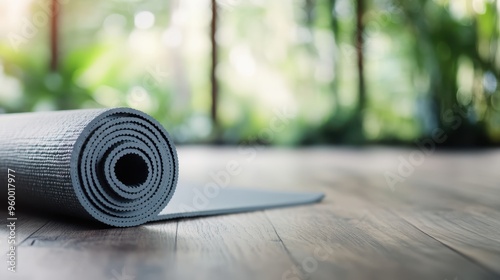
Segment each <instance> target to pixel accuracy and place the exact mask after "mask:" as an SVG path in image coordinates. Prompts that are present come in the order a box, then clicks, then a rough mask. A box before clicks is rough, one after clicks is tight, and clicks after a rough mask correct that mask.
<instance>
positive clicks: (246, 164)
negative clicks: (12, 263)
mask: <svg viewBox="0 0 500 280" xmlns="http://www.w3.org/2000/svg"><path fill="white" fill-rule="evenodd" d="M248 151H249V150H238V149H236V148H234V149H233V148H204V147H185V148H181V149H179V157H180V160H181V177H182V178H183V181H185V182H199V183H200V184H201V183H204V182H207V181H208V180H211V178H210V175H209V172H210V171H219V170H223V169H224V168H225V165H226V163H227V162H228V161H230V160H236V161H238V162H239V163H240V164H241V166H242V171H241V174H239V175H238V176H233V177H231V184H232V185H234V186H238V187H243V188H245V187H248V188H252V187H257V188H268V189H275V190H296V191H321V192H324V193H325V194H326V198H325V200H324V201H323V202H322V203H319V204H315V205H307V206H300V207H292V208H283V209H275V210H267V211H259V212H253V213H244V214H235V215H225V216H215V217H205V218H197V219H180V220H173V221H169V222H157V223H152V224H148V225H144V226H140V227H135V228H125V229H122V228H102V227H96V226H95V225H92V224H87V223H82V222H81V221H79V220H61V219H59V220H51V219H50V218H47V217H37V216H28V215H24V216H21V217H19V220H18V228H17V240H18V243H19V242H20V243H21V244H20V245H19V247H18V250H17V260H18V267H17V272H16V273H10V272H8V271H7V264H6V263H5V262H4V261H3V262H2V265H3V266H4V268H2V269H1V270H0V279H56V280H57V279H64V280H66V279H69V280H75V279H93V280H94V279H97V280H98V279H106V280H135V279H214V280H215V279H216V280H220V279H238V280H239V279H276V280H281V279H289V280H292V279H293V280H296V279H356V280H357V279H384V280H387V279H419V280H422V279H426V280H430V279H435V280H444V279H449V280H454V279H457V280H458V279H459V280H462V279H500V169H499V167H500V150H498V151H497V150H488V151H479V152H460V153H456V152H436V153H433V154H430V155H426V156H425V157H423V158H418V154H415V153H413V154H411V153H412V152H414V151H413V150H410V149H408V150H405V149H388V148H365V149H354V148H352V149H340V148H337V149H330V148H311V149H301V150H287V149H259V150H256V152H255V157H253V156H252V155H251V154H249V153H248ZM411 155H413V157H411ZM406 161H408V162H409V163H408V164H405V162H406ZM398 166H399V167H400V171H398ZM387 174H392V176H399V177H395V178H398V184H396V185H394V186H390V185H389V184H388V183H387V180H386V175H387ZM181 187H182V182H181ZM3 212H5V211H3ZM4 214H5V213H4ZM2 219H3V220H4V221H5V218H4V216H2ZM0 234H1V236H0V245H1V248H2V250H3V252H4V254H5V252H6V251H7V244H6V240H7V234H8V232H7V229H6V227H5V226H3V227H1V228H0ZM4 256H5V255H4Z"/></svg>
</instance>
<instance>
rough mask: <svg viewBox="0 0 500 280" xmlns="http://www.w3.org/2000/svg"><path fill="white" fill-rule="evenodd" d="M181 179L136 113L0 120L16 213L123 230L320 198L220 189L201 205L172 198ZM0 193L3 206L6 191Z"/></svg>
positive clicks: (184, 193) (154, 127) (189, 194)
mask: <svg viewBox="0 0 500 280" xmlns="http://www.w3.org/2000/svg"><path fill="white" fill-rule="evenodd" d="M9 174H10V175H9ZM187 175H189V174H186V176H187ZM178 176H179V164H178V160H177V153H176V150H175V146H174V143H173V141H172V140H171V139H170V136H169V135H168V133H167V131H166V130H165V129H164V128H163V127H162V126H161V125H160V124H159V123H158V122H157V121H156V120H154V119H153V118H151V117H150V116H148V115H146V114H144V113H142V112H140V111H137V110H133V109H128V108H115V109H97V110H74V111H59V112H44V113H24V114H7V115H1V116H0V182H1V184H4V185H5V184H7V183H8V182H9V183H11V184H10V185H9V189H11V190H12V191H14V192H15V199H16V201H15V202H16V204H17V205H19V204H21V207H29V208H30V209H38V210H42V211H46V212H52V213H62V214H65V215H72V216H76V217H82V218H90V219H93V220H97V221H99V222H102V223H105V224H108V225H111V226H118V227H126V226H135V225H140V224H143V223H146V222H148V221H154V220H164V219H171V218H177V217H194V216H203V215H216V214H225V213H235V212H242V211H252V210H261V209H265V208H273V207H282V206H291V205H298V204H305V203H313V202H317V201H320V200H321V199H322V198H323V194H320V193H293V192H272V191H265V190H251V189H237V188H219V189H218V190H217V192H214V194H213V195H211V196H210V197H209V198H208V200H207V201H204V202H203V203H201V202H197V200H196V197H194V196H193V189H192V186H181V187H179V188H178V189H177V190H176V185H177V179H178ZM9 179H10V180H9ZM0 193H1V194H0V197H2V200H3V201H7V199H8V197H7V195H8V192H7V190H5V189H4V191H2V192H0ZM11 194H13V193H12V192H11Z"/></svg>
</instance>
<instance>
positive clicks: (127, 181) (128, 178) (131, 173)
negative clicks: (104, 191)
mask: <svg viewBox="0 0 500 280" xmlns="http://www.w3.org/2000/svg"><path fill="white" fill-rule="evenodd" d="M115 172H116V178H118V180H120V182H122V183H123V184H124V185H126V186H129V187H134V186H139V185H140V184H142V183H144V182H146V179H147V178H148V165H147V164H146V162H145V161H144V159H143V158H142V157H141V156H139V155H136V154H128V155H124V156H123V157H121V158H120V159H118V161H117V162H116V165H115Z"/></svg>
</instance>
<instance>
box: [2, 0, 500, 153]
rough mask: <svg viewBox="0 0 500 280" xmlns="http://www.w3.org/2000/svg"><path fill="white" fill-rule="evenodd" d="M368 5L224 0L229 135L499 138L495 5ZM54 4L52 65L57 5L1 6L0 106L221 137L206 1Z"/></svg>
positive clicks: (473, 141)
mask: <svg viewBox="0 0 500 280" xmlns="http://www.w3.org/2000/svg"><path fill="white" fill-rule="evenodd" d="M359 1H363V3H364V4H365V9H364V11H362V12H361V13H360V12H359V11H358V10H356V3H357V2H356V1H353V0H294V1H285V0H279V1H260V0H246V1H244V0H220V1H217V7H218V17H219V21H218V29H217V35H216V40H217V44H218V48H219V53H220V56H219V60H218V63H217V72H216V74H217V78H218V80H219V81H220V85H221V87H220V99H219V107H218V110H219V115H220V126H221V127H222V134H221V135H219V137H221V138H222V139H221V140H222V141H223V142H225V143H239V142H242V141H244V142H247V141H250V142H261V143H274V144H284V145H298V144H318V143H325V144H331V143H340V144H362V143H391V144H401V143H412V142H413V141H415V140H416V139H419V138H426V137H430V136H432V135H433V133H434V132H435V131H436V129H442V130H443V131H444V132H445V133H446V136H447V137H446V138H447V139H446V142H445V143H443V144H444V145H457V146H464V145H489V144H497V143H499V142H500V88H499V86H498V80H499V77H500V55H499V52H500V44H499V30H500V21H499V18H498V14H499V11H500V4H499V3H498V2H497V1H494V0H420V1H404V0H359ZM60 3H61V4H60V6H61V9H60V11H59V13H58V16H59V20H60V22H59V24H58V26H57V27H58V30H57V32H58V33H59V34H60V40H59V41H58V42H57V44H58V47H59V49H60V51H59V53H58V55H59V56H60V57H59V59H58V61H59V64H58V67H57V69H56V70H50V67H49V65H50V60H51V59H53V57H51V52H50V48H51V42H50V40H49V39H48V38H49V35H48V34H49V33H50V28H49V23H50V21H49V20H48V19H49V18H50V16H51V15H50V11H49V10H48V9H47V7H48V6H49V5H50V1H48V0H45V1H42V0H34V1H31V0H23V1H19V2H16V3H13V2H10V3H2V4H1V5H2V7H0V11H2V12H0V16H2V18H4V19H5V20H4V21H3V22H2V23H0V108H2V109H3V111H5V112H21V111H40V110H60V109H75V108H96V107H115V106H128V107H134V108H137V109H140V110H143V111H145V112H147V113H149V114H151V115H153V116H154V117H155V118H157V119H158V120H159V121H160V122H162V123H163V124H164V125H165V126H166V127H167V129H168V130H169V131H171V133H172V134H173V136H174V137H175V139H176V140H177V141H178V142H182V143H199V142H210V141H213V140H214V139H213V137H214V134H213V131H212V130H213V123H212V122H211V119H210V104H211V99H210V98H211V97H210V77H209V71H210V53H211V47H210V37H209V36H210V33H209V25H210V21H211V14H210V1H208V0H205V1H200V0H187V1H186V0H184V1H180V0H177V1H157V0H154V1H143V0H114V1H96V0H91V1H83V0H79V1H62V0H61V1H60ZM44 15H45V17H47V20H46V21H45V22H44V21H43V18H44ZM358 18H359V19H361V22H362V25H363V27H364V29H363V32H362V34H361V35H362V38H363V45H362V51H363V54H364V58H363V59H364V65H365V68H364V71H363V73H364V77H365V81H366V82H365V84H366V85H365V87H366V98H367V100H366V103H365V104H364V105H363V106H362V107H361V108H360V107H359V106H358V105H359V104H358V101H359V96H360V92H359V88H358V79H359V76H358V71H357V70H358V65H357V55H358V54H357V48H359V45H358V44H359V42H357V41H356V39H355V38H356V32H359V29H357V28H356V20H357V19H358Z"/></svg>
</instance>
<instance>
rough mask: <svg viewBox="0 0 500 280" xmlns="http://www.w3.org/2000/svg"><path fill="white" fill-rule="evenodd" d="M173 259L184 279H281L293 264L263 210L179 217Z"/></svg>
mask: <svg viewBox="0 0 500 280" xmlns="http://www.w3.org/2000/svg"><path fill="white" fill-rule="evenodd" d="M176 260H177V262H176V265H177V268H178V271H180V272H181V275H179V276H182V278H184V279H281V277H282V273H283V271H285V270H286V269H288V268H290V267H292V266H293V265H294V263H293V261H292V260H291V258H290V257H289V255H288V252H287V251H286V250H285V248H284V247H283V244H282V241H281V239H280V238H279V236H277V234H276V232H275V231H274V228H273V226H272V225H271V224H270V223H269V220H268V219H267V218H266V216H265V215H264V213H263V212H256V213H244V214H235V215H225V216H215V217H206V218H199V219H188V220H181V221H180V222H179V229H178V238H177V251H176ZM193 267H195V268H196V269H192V268H193Z"/></svg>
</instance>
